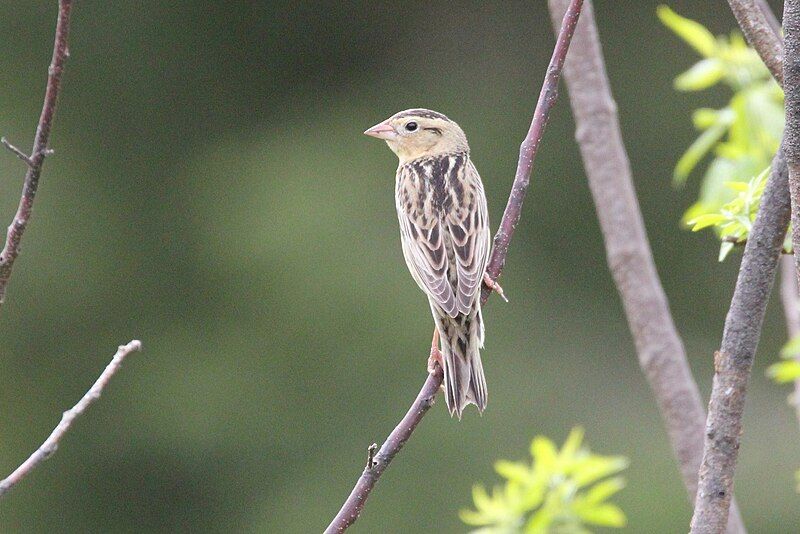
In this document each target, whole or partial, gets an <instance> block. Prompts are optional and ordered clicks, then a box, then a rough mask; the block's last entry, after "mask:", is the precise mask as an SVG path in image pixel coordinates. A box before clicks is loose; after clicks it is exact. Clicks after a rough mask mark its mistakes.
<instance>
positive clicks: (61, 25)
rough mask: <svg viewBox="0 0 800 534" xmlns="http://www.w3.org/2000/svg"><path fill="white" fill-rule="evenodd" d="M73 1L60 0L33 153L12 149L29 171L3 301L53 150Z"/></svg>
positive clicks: (1, 283)
mask: <svg viewBox="0 0 800 534" xmlns="http://www.w3.org/2000/svg"><path fill="white" fill-rule="evenodd" d="M72 3H73V2H72V0H59V2H58V22H57V23H56V36H55V43H54V45H53V58H52V61H51V63H50V68H49V70H48V76H47V89H46V90H45V96H44V105H43V106H42V114H41V115H40V117H39V124H38V126H37V127H36V137H35V139H34V142H33V150H32V151H31V155H30V157H28V156H25V154H24V153H23V152H22V151H21V150H19V149H16V150H14V149H12V151H13V152H14V153H15V154H16V155H17V156H19V157H20V158H22V156H25V158H22V159H23V160H25V161H26V163H27V164H28V170H27V172H26V173H25V182H24V184H23V186H22V196H21V197H20V199H19V206H18V208H17V213H16V215H14V220H13V221H12V222H11V225H9V227H8V234H7V236H6V243H5V246H4V247H3V250H2V252H0V304H1V303H2V302H3V301H4V300H5V295H6V287H7V286H8V280H9V278H10V277H11V270H12V268H13V267H14V261H15V260H16V259H17V256H19V250H20V243H21V242H22V235H23V234H24V233H25V229H26V228H27V226H28V221H29V220H30V217H31V213H32V211H33V201H34V198H35V197H36V190H37V189H38V187H39V177H40V176H41V174H42V165H43V164H44V159H45V156H46V155H48V154H49V153H50V151H49V149H48V148H47V143H48V141H49V139H50V129H51V128H52V126H53V117H54V116H55V111H56V101H57V100H58V93H59V90H60V88H61V75H62V73H63V70H64V62H65V60H66V58H67V57H68V56H69V48H68V44H67V39H68V37H69V23H70V15H71V14H72ZM4 144H6V143H4ZM6 146H8V147H9V148H10V145H9V144H6ZM26 158H27V159H26Z"/></svg>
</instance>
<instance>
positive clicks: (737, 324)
mask: <svg viewBox="0 0 800 534" xmlns="http://www.w3.org/2000/svg"><path fill="white" fill-rule="evenodd" d="M787 188H788V172H787V168H786V160H785V158H784V156H783V147H781V149H779V150H778V154H776V156H775V158H774V159H773V160H772V171H771V174H770V177H769V181H768V182H767V186H766V188H765V189H764V194H763V196H762V198H761V206H760V207H759V210H758V214H757V216H756V220H755V222H754V223H753V228H752V230H751V231H750V237H749V239H748V240H747V244H746V245H745V248H744V255H743V256H742V264H741V266H740V267H739V276H738V278H737V280H736V289H735V290H734V292H733V299H732V300H731V305H730V308H729V310H728V316H727V317H726V319H725V328H724V331H723V334H722V344H721V346H720V350H719V352H717V353H716V354H715V355H714V370H715V373H714V382H713V386H712V390H711V400H710V402H709V405H708V419H707V421H706V429H705V435H706V437H705V444H704V449H703V462H702V464H701V466H700V472H699V482H698V489H697V498H696V500H695V508H694V516H693V517H692V528H691V532H692V533H693V534H701V533H702V534H706V533H717V532H722V531H723V529H724V527H725V523H726V522H727V520H728V508H729V506H730V502H731V495H732V492H733V477H734V472H735V470H736V460H737V458H738V453H739V441H740V437H741V433H742V413H743V412H744V403H745V395H746V391H747V382H748V380H749V377H750V372H751V371H752V367H753V359H754V358H755V353H756V349H757V348H758V341H759V338H760V337H761V326H762V323H763V322H764V313H765V312H766V308H767V302H768V301H769V295H770V291H771V289H772V284H773V282H774V280H775V271H776V269H777V266H778V258H779V257H780V255H781V249H782V248H783V239H784V236H785V235H786V226H787V225H788V223H789V218H790V215H791V206H790V202H789V195H787Z"/></svg>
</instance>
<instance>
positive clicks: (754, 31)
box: [728, 0, 783, 85]
mask: <svg viewBox="0 0 800 534" xmlns="http://www.w3.org/2000/svg"><path fill="white" fill-rule="evenodd" d="M728 4H730V6H731V11H733V15H734V16H735V17H736V21H737V22H738V23H739V27H740V28H741V29H742V32H743V33H744V36H745V38H747V42H748V43H750V46H752V47H753V48H755V49H756V52H758V55H759V56H761V59H762V61H764V64H765V65H766V66H767V68H768V69H769V71H770V72H771V73H772V76H773V77H774V78H775V79H776V80H778V83H779V84H781V85H783V44H782V43H781V38H780V35H779V34H776V33H775V31H774V30H773V29H772V27H771V24H770V22H769V20H768V18H767V14H766V13H765V12H764V10H763V9H762V8H761V6H759V5H758V4H759V1H758V0H728Z"/></svg>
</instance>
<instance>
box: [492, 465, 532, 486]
mask: <svg viewBox="0 0 800 534" xmlns="http://www.w3.org/2000/svg"><path fill="white" fill-rule="evenodd" d="M494 470H495V471H497V474H498V475H500V476H501V477H505V478H507V479H508V480H512V481H514V482H526V481H528V480H530V478H531V472H530V469H528V467H527V466H526V465H525V464H523V463H519V462H509V461H507V460H498V461H497V462H495V464H494Z"/></svg>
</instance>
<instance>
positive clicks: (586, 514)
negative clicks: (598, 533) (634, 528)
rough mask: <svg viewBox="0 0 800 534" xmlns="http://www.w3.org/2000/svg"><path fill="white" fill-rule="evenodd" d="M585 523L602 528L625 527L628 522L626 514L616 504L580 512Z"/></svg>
mask: <svg viewBox="0 0 800 534" xmlns="http://www.w3.org/2000/svg"><path fill="white" fill-rule="evenodd" d="M578 516H579V517H580V518H581V519H583V521H584V522H586V523H589V524H592V525H597V526H600V527H617V528H621V527H624V526H625V524H626V523H627V522H628V520H627V518H626V517H625V513H624V512H623V511H622V510H620V508H619V507H618V506H617V505H615V504H610V503H606V504H601V505H599V506H591V507H587V508H585V509H582V510H580V511H579V512H578Z"/></svg>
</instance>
